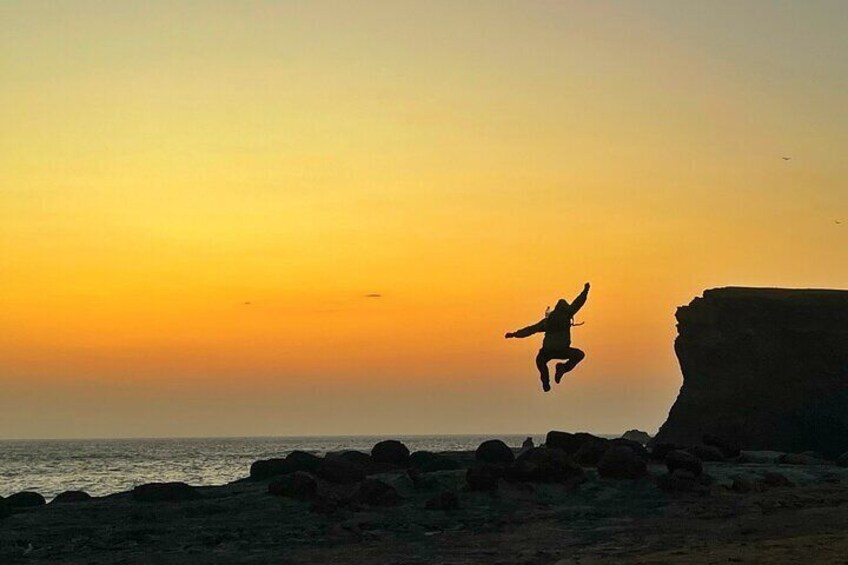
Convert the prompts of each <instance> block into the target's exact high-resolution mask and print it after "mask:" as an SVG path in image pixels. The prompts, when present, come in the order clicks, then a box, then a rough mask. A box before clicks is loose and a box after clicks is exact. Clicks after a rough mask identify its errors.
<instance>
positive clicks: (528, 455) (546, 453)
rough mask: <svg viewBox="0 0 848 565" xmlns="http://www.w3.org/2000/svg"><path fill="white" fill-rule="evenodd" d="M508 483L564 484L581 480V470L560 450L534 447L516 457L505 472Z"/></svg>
mask: <svg viewBox="0 0 848 565" xmlns="http://www.w3.org/2000/svg"><path fill="white" fill-rule="evenodd" d="M506 478H507V479H509V480H510V481H513V482H517V481H525V482H531V483H565V482H570V481H575V480H580V479H582V478H583V469H582V468H581V467H580V466H579V465H577V464H576V463H575V462H574V461H573V460H572V459H571V458H570V457H569V456H568V455H566V454H565V452H564V451H562V450H561V449H549V448H546V447H536V448H533V449H529V450H527V451H525V452H524V453H522V454H521V455H519V456H518V458H517V459H516V460H515V463H513V464H512V465H511V466H510V467H509V468H508V469H507V471H506Z"/></svg>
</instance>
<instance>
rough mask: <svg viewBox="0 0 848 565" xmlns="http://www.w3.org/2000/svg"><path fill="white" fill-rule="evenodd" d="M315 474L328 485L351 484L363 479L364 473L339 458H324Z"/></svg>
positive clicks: (352, 464)
mask: <svg viewBox="0 0 848 565" xmlns="http://www.w3.org/2000/svg"><path fill="white" fill-rule="evenodd" d="M315 474H316V475H317V476H318V477H319V478H321V479H324V480H325V481H327V482H330V483H336V484H351V483H358V482H359V481H361V480H363V479H365V471H364V470H363V469H362V467H360V466H359V465H356V464H354V463H351V462H350V461H347V460H345V459H342V458H340V457H325V458H324V460H323V461H321V464H320V465H318V468H317V469H315Z"/></svg>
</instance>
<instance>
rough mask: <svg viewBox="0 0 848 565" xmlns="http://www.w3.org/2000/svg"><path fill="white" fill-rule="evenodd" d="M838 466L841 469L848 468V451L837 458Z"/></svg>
mask: <svg viewBox="0 0 848 565" xmlns="http://www.w3.org/2000/svg"><path fill="white" fill-rule="evenodd" d="M836 464H837V465H839V466H840V467H848V451H846V452H845V453H843V454H842V455H840V456H839V457H837V458H836Z"/></svg>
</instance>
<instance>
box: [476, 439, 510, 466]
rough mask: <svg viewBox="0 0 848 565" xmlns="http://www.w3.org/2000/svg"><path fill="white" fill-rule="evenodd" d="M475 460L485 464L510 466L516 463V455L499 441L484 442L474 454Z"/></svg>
mask: <svg viewBox="0 0 848 565" xmlns="http://www.w3.org/2000/svg"><path fill="white" fill-rule="evenodd" d="M474 458H475V459H476V460H477V461H482V462H483V463H494V464H499V465H509V464H510V463H512V462H513V461H515V454H514V453H513V452H512V450H511V449H510V448H509V447H507V445H506V444H505V443H504V442H502V441H501V440H499V439H490V440H488V441H484V442H483V443H481V444H480V446H479V447H478V448H477V451H475V452H474Z"/></svg>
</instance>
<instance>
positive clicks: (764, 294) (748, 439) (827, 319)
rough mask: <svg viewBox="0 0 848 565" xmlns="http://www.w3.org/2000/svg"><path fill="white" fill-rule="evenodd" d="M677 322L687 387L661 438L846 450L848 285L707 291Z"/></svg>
mask: <svg viewBox="0 0 848 565" xmlns="http://www.w3.org/2000/svg"><path fill="white" fill-rule="evenodd" d="M677 321H678V324H677V328H678V336H677V339H676V341H675V344H674V349H675V352H676V353H677V357H678V360H679V361H680V368H681V370H682V372H683V386H682V387H681V389H680V394H679V395H678V397H677V400H676V401H675V403H674V406H672V408H671V411H670V412H669V415H668V419H667V420H666V422H665V423H664V424H663V425H662V427H661V428H660V430H659V432H658V433H657V436H656V438H655V441H656V442H671V443H677V444H682V445H694V444H695V443H698V442H699V441H701V439H702V438H703V436H704V435H705V434H710V435H713V436H717V437H721V438H725V439H726V440H727V441H729V442H732V443H733V444H735V445H738V446H739V447H741V448H742V449H745V450H749V451H750V450H775V451H784V452H789V453H800V452H804V451H806V450H815V451H818V452H820V453H822V454H823V455H824V456H825V457H827V458H835V457H837V456H839V454H841V453H842V452H844V451H845V449H846V444H845V438H846V437H848V291H845V290H787V289H765V288H720V289H713V290H707V291H705V292H704V294H703V298H696V299H694V300H693V301H692V302H691V303H690V304H689V305H688V306H684V307H681V308H679V309H678V310H677Z"/></svg>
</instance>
